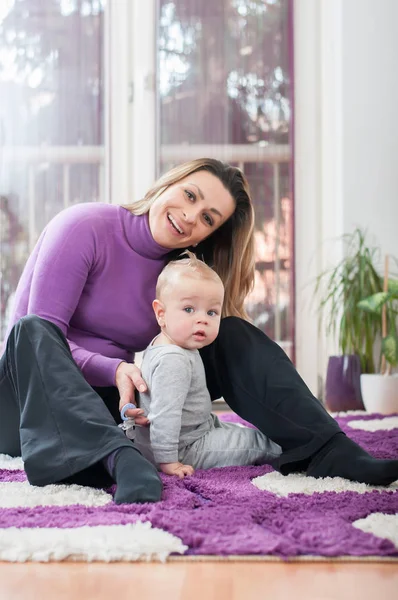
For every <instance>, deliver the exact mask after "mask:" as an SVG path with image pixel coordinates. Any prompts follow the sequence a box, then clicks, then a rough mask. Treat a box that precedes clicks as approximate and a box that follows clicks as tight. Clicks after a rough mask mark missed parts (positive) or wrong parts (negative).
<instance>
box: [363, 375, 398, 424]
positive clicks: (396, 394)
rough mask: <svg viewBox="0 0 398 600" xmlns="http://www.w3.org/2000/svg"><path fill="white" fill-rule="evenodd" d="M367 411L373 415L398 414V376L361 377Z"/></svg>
mask: <svg viewBox="0 0 398 600" xmlns="http://www.w3.org/2000/svg"><path fill="white" fill-rule="evenodd" d="M361 392H362V400H363V403H364V406H365V409H366V410H367V411H368V412H371V413H382V414H384V415H388V414H391V413H398V375H369V374H363V375H361Z"/></svg>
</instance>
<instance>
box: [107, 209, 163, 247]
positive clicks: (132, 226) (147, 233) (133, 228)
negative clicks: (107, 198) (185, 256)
mask: <svg viewBox="0 0 398 600" xmlns="http://www.w3.org/2000/svg"><path fill="white" fill-rule="evenodd" d="M119 213H120V218H121V222H122V226H123V230H124V234H125V236H126V240H127V243H128V244H129V246H130V247H131V248H132V249H133V250H134V251H135V252H137V254H140V255H141V256H143V257H144V258H152V259H157V258H162V257H163V256H165V255H166V254H168V253H169V252H171V249H170V248H164V247H163V246H160V245H159V244H158V243H157V242H155V240H154V239H153V237H152V233H151V230H150V228H149V215H148V213H146V214H145V215H133V214H132V213H131V212H130V211H129V210H127V209H126V208H123V207H122V206H119Z"/></svg>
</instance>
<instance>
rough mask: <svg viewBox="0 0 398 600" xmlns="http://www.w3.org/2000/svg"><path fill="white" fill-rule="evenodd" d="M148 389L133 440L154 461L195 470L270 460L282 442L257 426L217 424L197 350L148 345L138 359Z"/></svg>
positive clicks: (218, 422) (276, 453) (260, 462)
mask: <svg viewBox="0 0 398 600" xmlns="http://www.w3.org/2000/svg"><path fill="white" fill-rule="evenodd" d="M141 370H142V376H143V378H144V380H145V381H146V383H147V385H148V392H146V393H144V394H140V407H141V408H143V409H144V412H145V415H147V417H148V418H149V420H150V423H151V424H150V426H149V427H137V428H136V437H135V443H136V445H137V447H138V448H139V450H141V452H142V453H143V454H144V456H146V458H148V459H149V460H150V461H151V462H153V463H154V464H159V463H170V462H178V461H179V462H182V463H184V464H188V465H191V466H192V467H194V468H195V469H210V468H212V467H223V466H233V465H253V464H264V463H269V464H273V463H274V462H275V461H276V459H277V458H278V456H279V455H280V454H281V452H282V450H281V447H280V446H279V445H278V444H276V443H274V442H273V441H271V440H269V439H268V438H267V437H266V436H265V435H264V434H262V433H261V432H260V431H258V430H257V429H251V428H249V427H242V426H240V425H236V424H234V423H222V422H221V421H219V419H218V418H217V417H216V416H215V415H213V414H212V413H211V410H212V402H211V399H210V394H209V392H208V390H207V387H206V376H205V370H204V366H203V363H202V359H201V357H200V354H199V351H198V350H185V349H183V348H180V347H179V346H175V345H172V344H168V345H164V346H161V345H159V346H152V345H150V346H148V348H147V349H146V350H145V353H144V357H143V361H142V367H141Z"/></svg>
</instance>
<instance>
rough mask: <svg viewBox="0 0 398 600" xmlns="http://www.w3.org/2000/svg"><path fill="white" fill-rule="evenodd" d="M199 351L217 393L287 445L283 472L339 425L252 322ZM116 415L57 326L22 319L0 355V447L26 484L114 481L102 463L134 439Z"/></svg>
mask: <svg viewBox="0 0 398 600" xmlns="http://www.w3.org/2000/svg"><path fill="white" fill-rule="evenodd" d="M201 355H202V359H203V362H204V365H205V369H206V377H207V384H208V387H209V390H210V394H211V396H212V398H213V399H215V398H219V397H221V396H223V397H224V399H225V401H226V402H227V403H228V404H229V405H230V407H231V408H232V409H233V410H234V411H235V412H236V413H237V414H239V415H240V416H241V417H243V418H244V419H246V420H248V421H250V422H251V423H253V424H254V425H256V427H258V428H259V429H260V430H261V431H262V432H263V433H265V434H266V435H267V436H268V437H270V438H271V439H272V440H274V441H275V442H276V443H278V444H279V445H280V446H281V447H282V449H283V454H282V455H281V459H280V469H281V471H282V472H289V470H293V467H294V464H295V463H297V462H299V461H302V460H304V459H306V458H308V457H310V456H311V455H312V454H314V452H316V451H317V450H318V449H319V448H320V447H321V446H323V445H324V444H325V443H326V442H327V441H328V440H329V439H330V438H331V437H332V436H333V435H334V434H335V433H337V432H339V431H340V428H339V426H338V424H337V423H336V421H335V420H334V419H332V418H331V417H330V416H329V415H328V413H327V412H326V411H325V409H324V408H323V406H322V405H321V404H320V402H319V401H318V400H317V399H316V398H315V397H314V396H313V395H312V394H311V392H310V391H309V389H308V388H307V386H306V385H305V384H304V382H303V381H302V379H301V378H300V376H299V375H298V373H297V371H296V370H295V368H294V366H293V364H292V363H291V362H290V360H289V359H288V358H287V356H286V354H285V353H284V352H283V350H282V349H281V348H280V347H279V346H278V345H277V344H275V343H274V342H272V341H271V340H270V339H269V338H268V337H267V336H265V335H264V334H263V333H262V332H261V331H260V330H259V329H257V328H256V327H254V326H252V325H250V324H249V323H247V322H245V321H243V320H241V319H238V318H236V317H227V318H225V319H223V320H222V323H221V327H220V333H219V336H218V338H217V340H216V341H215V342H214V343H213V344H211V346H208V347H207V348H204V349H203V350H202V351H201ZM117 415H118V394H117V389H116V388H92V387H91V386H90V385H89V384H88V383H87V382H86V380H85V379H84V377H83V375H82V373H81V371H80V369H79V368H78V367H77V365H76V363H75V362H74V360H73V358H72V355H71V352H70V350H69V345H68V342H67V340H66V338H65V336H64V335H63V334H62V332H61V331H60V329H59V328H58V327H57V326H56V325H54V324H53V323H50V322H49V321H46V320H44V319H41V318H39V317H36V316H33V315H29V316H27V317H23V318H22V319H21V320H20V321H18V322H17V323H16V325H15V326H14V328H13V329H12V331H11V333H10V336H9V338H8V340H7V344H6V349H5V353H4V355H3V357H2V358H1V361H0V453H4V454H10V455H11V456H22V458H23V460H24V463H25V471H26V473H27V477H28V479H29V481H30V483H32V484H34V485H46V484H49V483H54V482H58V481H64V480H66V481H76V482H78V483H86V484H91V485H105V484H106V483H110V482H109V481H107V478H108V476H107V475H106V473H105V470H104V469H103V468H102V466H101V463H100V461H101V459H102V458H104V457H105V456H107V455H108V454H109V453H111V452H112V451H114V450H116V449H117V448H120V447H122V446H131V444H132V442H131V441H130V440H128V439H127V438H126V436H125V434H124V433H123V432H122V430H121V429H120V428H119V427H117V425H116V422H115V419H117Z"/></svg>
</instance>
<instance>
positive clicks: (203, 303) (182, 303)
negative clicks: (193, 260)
mask: <svg viewBox="0 0 398 600" xmlns="http://www.w3.org/2000/svg"><path fill="white" fill-rule="evenodd" d="M223 300H224V287H223V285H222V283H221V282H219V281H213V280H212V279H197V278H196V277H189V276H188V277H181V278H178V280H176V282H175V284H173V286H172V287H170V288H169V289H168V290H167V291H165V294H164V297H163V298H162V304H163V306H164V309H165V312H164V326H163V327H162V329H163V330H164V331H165V332H166V333H167V335H168V336H169V337H170V338H171V339H172V340H173V342H174V343H175V344H176V345H177V346H180V347H181V348H187V349H188V350H194V349H200V348H203V347H204V346H208V345H209V344H211V343H212V342H214V340H215V339H216V337H217V335H218V330H219V328H220V320H221V311H222V304H223Z"/></svg>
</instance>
